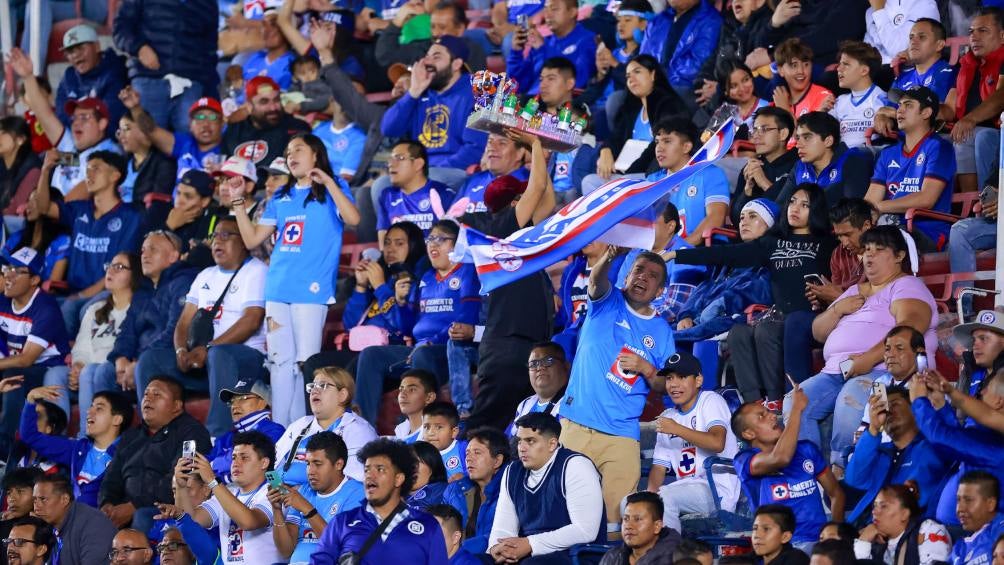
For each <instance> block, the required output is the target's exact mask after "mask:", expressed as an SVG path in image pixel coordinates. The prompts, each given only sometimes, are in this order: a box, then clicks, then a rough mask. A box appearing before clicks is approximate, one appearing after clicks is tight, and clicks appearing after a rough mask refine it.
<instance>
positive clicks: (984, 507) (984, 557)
mask: <svg viewBox="0 0 1004 565" xmlns="http://www.w3.org/2000/svg"><path fill="white" fill-rule="evenodd" d="M1000 498H1001V490H1000V482H999V480H998V479H997V477H994V476H993V475H991V474H989V473H987V472H984V471H971V472H969V473H966V474H965V475H963V476H962V479H961V480H960V481H959V490H958V503H957V506H956V513H957V514H958V516H959V522H960V523H961V524H962V529H963V530H964V531H965V532H967V533H969V534H970V535H969V536H968V537H964V538H962V539H959V540H957V541H956V542H955V546H953V547H952V557H951V563H952V565H962V564H963V563H986V562H989V561H990V560H991V559H992V555H991V553H992V552H993V550H994V546H995V545H996V544H995V540H997V539H998V538H999V537H1000V536H1001V535H1002V534H1004V513H1002V512H1000V511H999V508H1000V502H999V501H1000Z"/></svg>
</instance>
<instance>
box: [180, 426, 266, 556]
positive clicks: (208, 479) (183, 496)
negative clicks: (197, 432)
mask: <svg viewBox="0 0 1004 565" xmlns="http://www.w3.org/2000/svg"><path fill="white" fill-rule="evenodd" d="M274 459H275V444H273V443H272V440H270V439H269V438H268V436H266V435H265V434H263V433H261V432H257V431H251V432H241V433H239V434H237V435H236V436H234V451H233V462H232V463H231V464H230V476H231V477H232V481H231V483H230V484H227V485H223V484H221V483H220V481H218V480H217V479H216V476H215V473H214V472H213V467H212V464H211V463H210V462H209V460H208V459H206V457H205V456H204V455H202V453H198V452H197V453H196V454H195V459H194V460H191V459H187V458H179V459H178V464H177V465H175V467H174V480H175V481H177V482H178V484H181V483H182V482H184V481H185V480H186V475H188V474H192V473H194V474H197V475H199V478H201V479H202V481H203V482H204V483H206V486H207V487H208V488H209V490H210V492H212V493H213V498H211V499H209V500H207V501H205V502H203V503H202V504H199V505H198V506H196V505H195V504H193V503H192V502H191V501H189V500H188V493H187V490H186V489H183V488H179V489H178V491H177V494H178V498H179V499H180V502H181V507H182V509H183V510H184V511H185V512H186V513H187V514H188V515H189V516H191V517H192V519H193V520H195V521H196V522H197V523H198V524H199V525H201V526H202V527H203V528H206V529H207V530H208V529H211V528H217V527H218V528H219V536H220V547H225V548H227V551H228V552H229V554H231V555H233V556H238V555H244V556H251V555H253V556H254V559H255V560H260V561H261V562H263V563H275V562H278V561H282V560H283V558H282V556H281V555H280V553H279V548H278V547H277V544H276V543H274V542H273V540H272V529H273V528H272V520H273V515H272V505H271V504H270V503H269V499H268V489H265V488H262V487H263V486H265V482H266V481H265V471H266V469H270V468H272V466H273V465H274V461H273V460H274Z"/></svg>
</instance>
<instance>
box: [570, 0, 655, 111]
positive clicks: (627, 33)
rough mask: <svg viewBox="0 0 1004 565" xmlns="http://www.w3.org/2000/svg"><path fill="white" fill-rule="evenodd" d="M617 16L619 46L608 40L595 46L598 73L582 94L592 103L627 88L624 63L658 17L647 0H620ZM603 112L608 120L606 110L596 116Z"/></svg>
mask: <svg viewBox="0 0 1004 565" xmlns="http://www.w3.org/2000/svg"><path fill="white" fill-rule="evenodd" d="M615 16H616V17H617V27H616V32H617V45H616V48H615V49H611V46H608V45H607V44H606V42H601V43H600V44H599V45H597V46H596V74H595V75H593V76H594V77H595V79H594V80H593V81H592V82H591V84H590V85H589V86H588V87H586V91H585V92H584V93H583V94H582V100H583V101H588V102H589V103H590V104H592V103H593V101H596V102H600V101H605V100H609V98H608V97H609V96H610V95H611V94H613V93H614V92H616V91H619V90H625V89H626V88H627V77H626V76H625V69H624V65H626V64H627V62H628V61H630V60H631V59H632V58H633V57H634V56H636V55H638V54H639V49H641V43H642V39H643V38H644V36H645V28H647V27H648V22H649V21H650V20H652V18H653V17H655V12H654V11H653V10H652V4H650V3H649V2H648V0H629V1H627V2H621V4H620V7H618V8H617V11H616V13H615ZM601 114H602V115H603V116H604V117H606V118H607V119H608V120H609V116H606V115H605V114H606V113H605V112H602V113H601V112H597V117H598V118H599V117H600V115H601Z"/></svg>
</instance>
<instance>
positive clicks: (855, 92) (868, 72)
mask: <svg viewBox="0 0 1004 565" xmlns="http://www.w3.org/2000/svg"><path fill="white" fill-rule="evenodd" d="M927 1H931V0H927ZM935 12H937V10H936V11H935ZM897 53H898V51H897ZM881 66H882V56H881V55H880V54H879V52H878V49H876V48H874V47H872V46H871V45H869V44H868V43H866V42H862V41H846V42H844V43H843V44H841V46H840V51H839V61H838V63H837V83H838V84H839V86H840V88H845V89H847V90H850V92H848V93H847V94H841V95H840V96H838V97H837V100H836V102H835V103H834V105H833V109H832V110H830V115H831V116H833V117H834V118H836V119H837V120H839V121H840V139H841V141H843V143H844V145H846V146H847V147H863V146H866V145H869V144H870V142H871V139H869V138H868V137H867V136H866V134H867V133H868V130H870V129H871V127H872V123H873V122H874V117H875V112H877V111H878V110H879V108H882V107H883V106H884V105H885V102H886V101H885V91H883V90H882V89H881V88H879V87H878V86H876V84H875V83H874V82H873V80H874V78H875V77H876V76H877V74H878V72H879V69H880V68H881Z"/></svg>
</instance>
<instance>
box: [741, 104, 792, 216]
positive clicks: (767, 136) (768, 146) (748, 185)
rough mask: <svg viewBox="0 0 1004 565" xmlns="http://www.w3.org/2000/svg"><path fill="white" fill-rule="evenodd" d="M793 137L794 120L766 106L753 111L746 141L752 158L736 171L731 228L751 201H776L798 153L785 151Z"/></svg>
mask: <svg viewBox="0 0 1004 565" xmlns="http://www.w3.org/2000/svg"><path fill="white" fill-rule="evenodd" d="M794 134H795V120H793V119H792V117H791V114H789V113H788V112H786V111H784V110H781V109H780V108H774V107H771V106H767V107H765V108H760V109H759V110H757V111H756V115H755V116H754V118H753V127H751V128H750V141H752V142H753V147H754V151H755V152H756V157H755V158H751V159H750V160H748V161H746V165H744V166H743V168H742V170H741V171H739V179H738V182H737V184H736V190H735V193H734V194H733V195H732V201H731V202H732V203H731V208H732V213H731V217H732V225H734V226H738V225H739V216H740V214H741V213H742V211H743V209H744V208H745V207H746V203H747V202H749V201H751V200H753V199H755V198H761V197H762V198H766V199H768V200H777V199H778V197H780V196H781V189H782V188H784V186H785V184H786V183H787V181H788V178H789V177H790V176H791V174H792V170H794V168H795V163H796V162H797V161H798V152H796V151H795V150H793V149H789V148H788V140H790V139H791V136H792V135H794Z"/></svg>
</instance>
